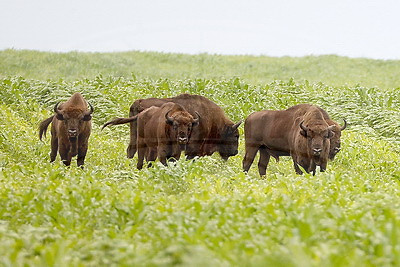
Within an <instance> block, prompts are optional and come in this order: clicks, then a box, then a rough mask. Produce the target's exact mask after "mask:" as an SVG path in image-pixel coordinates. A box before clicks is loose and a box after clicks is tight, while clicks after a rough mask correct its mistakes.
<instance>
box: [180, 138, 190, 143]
mask: <svg viewBox="0 0 400 267" xmlns="http://www.w3.org/2000/svg"><path fill="white" fill-rule="evenodd" d="M178 142H179V144H186V143H187V142H188V139H187V137H178Z"/></svg>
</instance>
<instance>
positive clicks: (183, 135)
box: [165, 110, 200, 145]
mask: <svg viewBox="0 0 400 267" xmlns="http://www.w3.org/2000/svg"><path fill="white" fill-rule="evenodd" d="M170 112H171V110H170V111H168V112H167V113H166V114H165V120H166V122H167V124H168V125H171V126H172V136H174V137H176V141H177V143H178V144H179V145H186V144H187V143H188V141H189V137H190V134H191V133H192V128H193V127H194V126H196V125H198V124H199V121H200V114H199V113H198V112H197V111H195V113H196V115H197V118H193V116H192V115H190V113H188V112H183V111H178V112H175V113H174V114H173V116H169V113H170Z"/></svg>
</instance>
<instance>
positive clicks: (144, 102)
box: [127, 94, 241, 160]
mask: <svg viewBox="0 0 400 267" xmlns="http://www.w3.org/2000/svg"><path fill="white" fill-rule="evenodd" d="M166 102H173V103H177V104H180V105H181V106H183V107H184V108H185V109H186V110H187V111H188V112H189V113H190V114H192V116H195V111H197V112H198V113H199V114H200V116H201V121H200V123H199V126H198V129H197V130H196V132H195V133H193V135H192V137H191V138H190V141H189V143H188V145H187V146H186V150H185V154H186V155H187V158H188V159H192V158H194V157H195V156H208V155H211V154H213V153H214V152H218V153H219V154H220V155H221V157H222V158H223V159H225V160H227V159H228V158H229V157H230V156H234V155H236V154H237V153H238V144H239V131H238V127H239V125H240V123H241V121H240V122H238V123H236V124H235V123H233V122H232V121H231V120H229V119H228V118H227V117H226V116H225V114H224V111H223V110H222V109H221V108H220V107H219V106H218V105H217V104H215V103H214V102H212V101H210V100H209V99H207V98H205V97H203V96H199V95H190V94H181V95H178V96H176V97H171V98H162V99H159V98H147V99H139V100H136V101H135V102H134V103H133V104H132V106H131V107H130V112H129V116H130V117H132V116H135V115H137V114H139V113H140V112H142V111H143V110H145V109H147V108H149V107H151V106H158V107H159V106H161V105H163V104H164V103H166ZM136 133H137V122H136V121H132V122H131V123H130V142H129V146H128V149H127V155H128V158H133V156H134V155H135V153H136Z"/></svg>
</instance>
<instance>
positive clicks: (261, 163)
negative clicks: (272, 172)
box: [258, 148, 271, 176]
mask: <svg viewBox="0 0 400 267" xmlns="http://www.w3.org/2000/svg"><path fill="white" fill-rule="evenodd" d="M259 151H260V159H259V160H258V172H259V173H260V176H264V175H265V174H266V173H267V167H268V163H269V159H270V157H271V156H270V155H269V153H268V151H267V149H266V148H260V149H259Z"/></svg>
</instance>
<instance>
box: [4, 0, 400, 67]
mask: <svg viewBox="0 0 400 267" xmlns="http://www.w3.org/2000/svg"><path fill="white" fill-rule="evenodd" d="M6 48H15V49H34V50H43V51H61V52H65V51H72V50H78V51H100V52H105V51H109V52H112V51H128V50H140V51H160V52H179V53H190V54H197V53H203V52H206V53H211V54H215V53H216V54H252V55H268V56H285V55H288V56H304V55H321V54H337V55H342V56H350V57H369V58H380V59H400V1H399V0H375V1H371V0H347V1H346V0H264V1H261V0H259V1H258V0H214V1H213V0H165V1H161V0H141V1H139V0H131V1H129V0H126V1H123V0H110V1H106V0H68V1H59V0H1V1H0V50H3V49H6Z"/></svg>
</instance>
